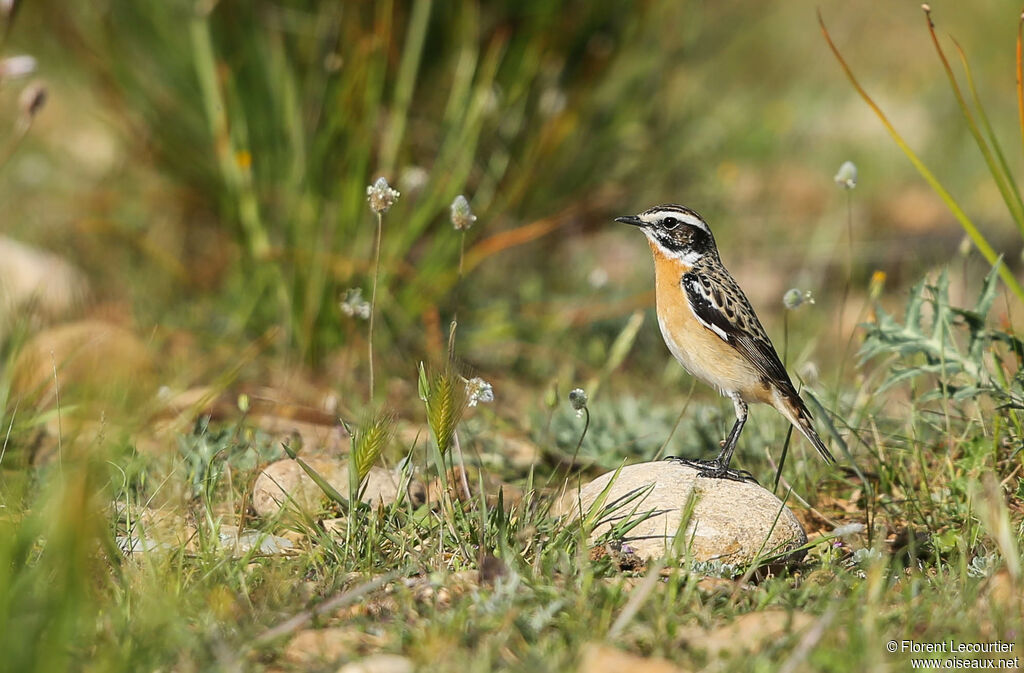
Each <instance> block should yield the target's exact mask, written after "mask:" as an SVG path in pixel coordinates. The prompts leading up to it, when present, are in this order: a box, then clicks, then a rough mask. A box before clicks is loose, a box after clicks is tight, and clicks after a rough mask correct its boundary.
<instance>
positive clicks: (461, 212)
mask: <svg viewBox="0 0 1024 673" xmlns="http://www.w3.org/2000/svg"><path fill="white" fill-rule="evenodd" d="M474 222H476V215H474V214H473V211H472V210H471V209H470V207H469V201H467V200H466V197H465V196H463V195H462V194H459V195H458V196H456V197H455V200H454V201H452V226H453V227H455V230H456V231H465V230H466V229H469V228H470V227H472V226H473V223H474Z"/></svg>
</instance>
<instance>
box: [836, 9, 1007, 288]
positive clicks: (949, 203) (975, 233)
mask: <svg viewBox="0 0 1024 673" xmlns="http://www.w3.org/2000/svg"><path fill="white" fill-rule="evenodd" d="M818 24H819V25H820V26H821V32H822V34H823V35H824V36H825V41H826V42H827V43H828V46H829V49H831V50H832V54H833V55H834V56H835V57H836V60H837V61H839V65H840V67H842V69H843V72H844V73H845V74H846V78H847V79H848V80H849V81H850V84H852V85H853V88H854V89H855V90H856V91H857V93H858V94H859V95H860V97H861V99H863V100H864V102H865V103H867V105H868V107H870V108H871V111H872V112H874V113H875V116H877V117H878V119H879V121H881V122H882V125H883V126H885V129H886V130H887V131H888V132H889V135H890V136H892V139H893V140H894V141H895V142H896V145H897V146H898V147H899V148H900V150H902V151H903V154H904V155H906V157H907V158H908V159H909V160H910V163H911V164H913V166H914V168H916V169H917V172H918V173H920V174H921V177H922V178H924V180H925V182H927V183H928V186H930V187H931V188H932V190H933V191H934V192H935V193H936V194H938V196H939V198H940V199H942V201H943V203H945V204H946V207H947V208H949V211H950V212H951V213H952V214H953V217H955V218H956V220H957V222H959V223H960V227H961V228H962V229H963V230H964V233H966V234H967V236H968V238H970V239H971V242H972V243H974V247H976V248H977V249H978V251H979V252H981V254H982V255H983V256H984V257H985V259H986V260H988V263H989V264H992V265H994V264H995V263H996V260H998V259H999V255H998V254H996V251H995V250H994V249H993V248H992V245H991V244H990V243H989V242H988V239H986V238H985V235H984V234H982V233H981V231H980V230H979V229H978V227H976V226H975V224H974V222H972V221H971V218H970V217H968V216H967V213H965V212H964V210H963V208H961V207H960V204H959V203H957V202H956V199H954V198H953V196H952V195H951V194H950V193H949V192H948V191H947V190H946V188H945V187H943V186H942V184H941V183H940V182H939V181H938V179H937V178H936V177H935V176H934V175H933V174H932V172H931V171H930V170H928V167H927V166H925V165H924V162H922V161H921V159H920V158H919V157H918V156H917V154H916V153H915V152H914V150H912V149H911V148H910V146H909V145H908V144H907V141H905V140H904V139H903V136H901V135H900V134H899V132H898V131H897V130H896V128H895V127H894V126H893V125H892V123H891V122H890V121H889V118H888V117H886V116H885V113H884V112H882V109H881V108H880V107H878V104H877V103H875V101H874V100H873V99H872V98H871V96H870V95H868V92H867V91H865V90H864V87H862V86H861V85H860V82H859V81H858V80H857V78H856V76H855V75H854V74H853V71H852V70H851V69H850V66H849V65H848V64H847V63H846V59H844V58H843V55H842V54H841V53H840V52H839V48H838V47H836V45H835V43H834V42H833V41H832V36H831V35H830V34H829V32H828V28H826V27H825V21H824V19H822V17H821V12H820V11H819V12H818ZM999 276H1000V277H1001V278H1002V279H1003V282H1004V283H1006V285H1007V287H1009V288H1010V290H1011V291H1012V292H1013V293H1014V294H1015V295H1016V296H1017V298H1018V299H1019V300H1020V301H1022V302H1024V287H1021V285H1020V283H1019V282H1018V281H1017V279H1016V278H1015V277H1014V275H1013V273H1011V272H1010V270H1009V269H1008V268H1006V266H1005V265H1002V266H1000V269H999Z"/></svg>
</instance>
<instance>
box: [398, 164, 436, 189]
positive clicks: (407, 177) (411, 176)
mask: <svg viewBox="0 0 1024 673" xmlns="http://www.w3.org/2000/svg"><path fill="white" fill-rule="evenodd" d="M428 182H430V173H428V172H427V169H426V168H423V167H422V166H406V167H405V168H404V169H402V174H401V175H399V176H398V186H399V187H401V188H402V189H403V190H404V191H407V192H411V193H416V192H418V191H420V190H421V189H423V188H424V187H426V186H427V183H428Z"/></svg>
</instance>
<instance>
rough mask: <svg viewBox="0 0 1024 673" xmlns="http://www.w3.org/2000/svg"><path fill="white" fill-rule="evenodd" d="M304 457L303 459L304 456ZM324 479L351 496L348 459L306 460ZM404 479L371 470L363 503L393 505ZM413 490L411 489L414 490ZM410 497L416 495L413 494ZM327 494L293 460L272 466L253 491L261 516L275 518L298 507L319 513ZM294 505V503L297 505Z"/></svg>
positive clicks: (317, 458)
mask: <svg viewBox="0 0 1024 673" xmlns="http://www.w3.org/2000/svg"><path fill="white" fill-rule="evenodd" d="M300 457H301V456H300ZM303 460H304V461H305V462H306V464H307V465H309V466H310V467H311V468H313V470H314V471H316V472H317V473H318V474H319V475H320V476H321V477H323V478H324V479H326V480H327V483H329V484H330V485H331V486H333V487H334V489H335V490H337V491H338V493H340V494H341V495H343V496H345V497H348V489H349V482H348V458H347V457H345V458H343V459H340V460H337V459H332V458H323V457H310V458H303ZM400 481H401V479H400V478H399V476H398V475H395V474H393V473H392V472H389V471H388V470H385V469H383V468H380V467H372V468H370V472H369V474H367V476H366V488H365V489H364V490H363V495H362V501H363V502H365V503H367V504H369V505H372V506H374V507H376V506H377V505H378V504H384V505H389V504H391V503H393V502H394V501H395V499H396V498H397V497H398V487H399V484H400ZM412 490H413V488H412V486H410V491H412ZM410 495H411V496H412V495H414V494H413V493H410ZM326 499H327V495H326V494H324V492H323V491H322V490H320V487H319V486H317V485H316V483H314V481H313V480H312V479H311V478H310V476H309V475H308V474H306V473H305V471H304V470H303V469H302V466H301V465H299V463H298V462H297V461H294V460H292V459H290V458H285V459H283V460H279V461H277V462H276V463H271V464H270V465H268V466H267V467H266V468H265V469H264V470H263V471H262V472H261V473H260V475H259V476H258V477H256V483H255V484H254V485H253V489H252V506H253V509H254V510H256V513H257V514H259V515H260V516H273V515H275V514H277V513H278V512H280V511H281V510H282V509H287V508H288V507H290V506H291V507H294V506H297V507H299V508H300V509H302V510H304V511H307V512H316V511H317V510H319V509H320V508H321V506H322V504H323V503H324V502H325V501H326ZM293 503H294V504H293Z"/></svg>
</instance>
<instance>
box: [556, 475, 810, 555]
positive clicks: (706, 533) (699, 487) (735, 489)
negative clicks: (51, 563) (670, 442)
mask: <svg viewBox="0 0 1024 673" xmlns="http://www.w3.org/2000/svg"><path fill="white" fill-rule="evenodd" d="M614 476H615V473H614V472H609V473H607V474H604V475H602V476H600V477H598V478H597V479H595V480H593V481H591V482H590V483H588V484H586V485H584V486H583V487H582V488H581V489H580V492H579V500H577V494H576V492H575V491H572V492H571V493H567V494H566V497H565V498H564V499H563V500H562V502H561V506H560V511H561V512H562V513H564V514H568V515H570V516H572V517H573V518H576V517H578V516H579V514H580V512H581V511H582V513H583V514H584V515H585V514H586V513H587V511H588V509H589V508H590V506H591V505H592V504H593V503H594V502H595V501H596V500H597V498H598V497H600V496H601V494H602V491H603V490H604V489H605V487H606V486H607V485H608V482H609V481H610V480H611V479H612V478H613V477H614ZM694 492H695V493H696V496H697V501H696V504H695V505H694V507H693V513H692V516H691V520H690V523H689V525H688V526H687V528H686V532H685V533H684V534H683V535H682V536H681V537H680V539H682V540H684V541H685V543H686V544H689V545H690V554H689V557H690V558H691V559H692V560H693V561H695V562H698V563H712V562H715V563H716V564H728V565H735V566H745V565H749V564H750V563H752V562H754V560H755V558H757V557H758V556H760V558H765V557H768V556H771V557H774V556H777V555H779V554H786V553H788V552H790V551H793V550H795V549H797V548H799V547H801V546H802V545H804V544H806V542H807V536H806V534H805V533H804V530H803V528H802V527H801V526H800V523H799V521H797V519H796V517H795V516H794V515H793V513H792V512H791V511H790V510H789V508H787V507H785V506H784V505H783V503H782V501H781V500H779V499H778V498H776V497H775V496H774V495H773V494H772V493H771V492H769V491H767V490H766V489H764V488H762V487H760V486H758V485H757V484H754V483H751V482H739V481H731V480H728V479H708V478H705V477H699V476H698V472H697V470H695V469H694V468H692V467H688V466H686V465H683V464H682V463H678V462H674V461H659V462H653V463H639V464H636V465H627V466H626V467H624V468H622V469H621V470H620V471H619V474H618V477H617V478H616V480H615V483H614V484H613V485H612V487H611V489H610V490H609V491H608V493H607V495H606V496H605V505H604V510H605V514H604V515H603V516H602V517H601V518H600V520H599V523H598V525H597V526H595V527H594V530H593V531H592V532H591V534H590V543H591V544H594V543H596V541H597V540H598V538H600V537H601V535H603V534H604V533H606V532H607V531H608V530H610V529H611V527H612V526H613V525H615V524H618V523H620V522H622V521H623V520H624V519H626V518H629V519H636V518H641V517H643V516H645V515H647V514H649V513H651V512H653V514H651V515H650V516H647V518H646V519H644V520H643V521H641V522H640V523H639V524H637V525H636V526H635V527H634V528H632V529H631V530H630V531H629V532H628V533H626V535H625V536H624V537H623V538H622V539H621V540H620V541H619V542H621V543H622V544H624V545H628V546H629V548H630V549H631V550H632V552H633V553H634V554H636V555H638V556H639V557H641V558H645V559H657V558H660V557H662V556H663V555H664V554H665V552H666V551H668V550H669V549H670V547H671V545H672V543H673V540H674V539H675V537H676V531H677V530H678V528H679V525H680V523H681V522H682V518H683V513H684V511H685V510H686V508H687V502H688V501H689V499H690V496H691V493H694ZM631 496H635V497H634V498H633V499H632V500H630V497H631ZM627 500H628V502H627ZM617 503H619V504H620V506H619V507H618V508H617V509H613V508H615V507H616V504H617ZM581 506H582V510H581ZM780 510H781V513H780ZM680 551H681V552H682V551H684V550H680ZM759 552H760V554H759ZM683 556H685V555H683Z"/></svg>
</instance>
